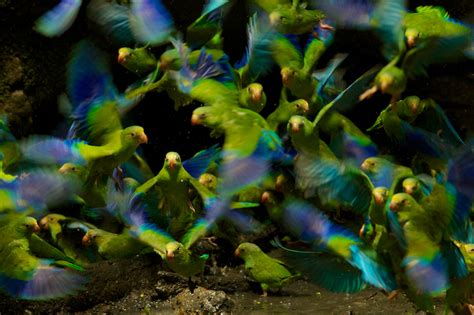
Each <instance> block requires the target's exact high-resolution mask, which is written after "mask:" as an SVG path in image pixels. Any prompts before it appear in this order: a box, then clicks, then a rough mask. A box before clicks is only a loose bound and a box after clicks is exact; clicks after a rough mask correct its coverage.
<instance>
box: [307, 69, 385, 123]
mask: <svg viewBox="0 0 474 315" xmlns="http://www.w3.org/2000/svg"><path fill="white" fill-rule="evenodd" d="M379 70H380V67H379V66H376V67H373V68H371V69H370V70H368V71H367V72H366V73H364V74H363V75H362V76H360V77H359V78H358V79H357V80H355V81H354V82H353V83H352V84H351V85H349V86H348V87H347V88H346V89H345V90H344V91H342V92H341V93H340V94H339V95H338V96H337V97H336V98H335V99H334V100H333V101H332V102H331V103H329V104H327V105H326V106H324V107H323V108H321V110H320V111H319V112H318V115H317V116H316V118H315V119H314V121H313V125H314V126H317V125H318V123H319V121H320V120H321V119H323V117H324V116H325V115H326V113H327V112H328V111H329V110H331V109H333V110H337V111H339V112H344V111H347V110H349V109H351V108H352V107H353V106H354V105H355V104H357V103H358V102H359V95H360V94H361V93H362V92H364V91H365V90H366V89H367V88H368V87H369V85H370V83H371V82H372V80H373V79H374V78H375V76H376V75H377V72H378V71H379Z"/></svg>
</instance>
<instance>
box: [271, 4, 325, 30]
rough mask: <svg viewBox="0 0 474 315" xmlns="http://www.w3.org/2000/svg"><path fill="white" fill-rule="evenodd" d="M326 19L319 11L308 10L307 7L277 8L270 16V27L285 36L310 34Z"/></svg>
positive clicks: (283, 6) (281, 6)
mask: <svg viewBox="0 0 474 315" xmlns="http://www.w3.org/2000/svg"><path fill="white" fill-rule="evenodd" d="M323 17H324V15H323V14H322V13H321V12H319V11H317V10H306V8H305V5H300V6H299V7H296V8H293V7H292V6H285V5H280V6H277V7H276V8H275V9H274V10H273V11H272V12H271V13H270V15H269V18H270V25H271V26H272V27H274V28H275V29H276V30H277V31H279V32H281V33H284V34H302V33H308V32H310V31H311V30H312V29H313V27H314V26H315V25H316V24H317V23H318V22H319V21H320V20H321V19H322V18H323Z"/></svg>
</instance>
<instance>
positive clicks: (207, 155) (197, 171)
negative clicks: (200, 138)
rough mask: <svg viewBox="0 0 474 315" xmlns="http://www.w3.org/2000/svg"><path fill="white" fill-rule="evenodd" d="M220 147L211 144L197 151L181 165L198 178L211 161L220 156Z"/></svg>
mask: <svg viewBox="0 0 474 315" xmlns="http://www.w3.org/2000/svg"><path fill="white" fill-rule="evenodd" d="M220 155H221V149H220V148H219V146H218V145H217V144H216V145H213V146H212V147H210V148H209V149H206V150H202V151H199V152H198V153H196V154H195V155H194V156H193V157H192V158H190V159H189V160H186V161H184V162H183V167H184V168H185V169H186V171H187V172H188V173H189V174H190V175H191V176H192V177H194V178H198V177H199V176H201V174H203V173H205V172H206V170H207V168H208V167H209V165H210V164H211V163H212V162H215V161H216V160H218V159H219V158H220Z"/></svg>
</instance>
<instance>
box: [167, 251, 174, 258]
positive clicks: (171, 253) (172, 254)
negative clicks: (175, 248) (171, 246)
mask: <svg viewBox="0 0 474 315" xmlns="http://www.w3.org/2000/svg"><path fill="white" fill-rule="evenodd" d="M166 258H167V259H168V260H173V258H174V253H173V252H171V251H166Z"/></svg>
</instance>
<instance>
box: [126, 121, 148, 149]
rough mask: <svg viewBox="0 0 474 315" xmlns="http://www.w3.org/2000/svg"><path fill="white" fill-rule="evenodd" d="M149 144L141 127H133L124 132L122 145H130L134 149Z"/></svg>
mask: <svg viewBox="0 0 474 315" xmlns="http://www.w3.org/2000/svg"><path fill="white" fill-rule="evenodd" d="M143 143H148V137H147V135H146V134H145V130H143V128H142V127H140V126H131V127H127V128H125V129H124V130H122V144H130V145H132V146H134V147H137V146H139V145H140V144H143Z"/></svg>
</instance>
